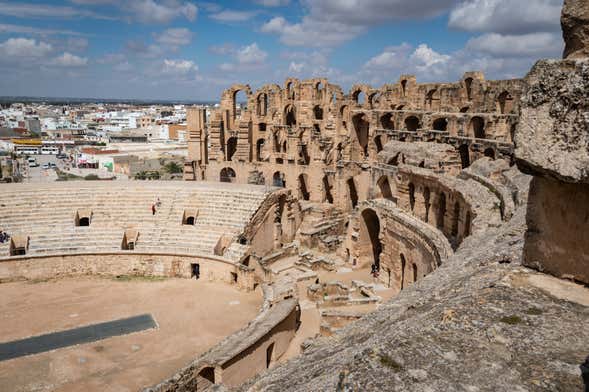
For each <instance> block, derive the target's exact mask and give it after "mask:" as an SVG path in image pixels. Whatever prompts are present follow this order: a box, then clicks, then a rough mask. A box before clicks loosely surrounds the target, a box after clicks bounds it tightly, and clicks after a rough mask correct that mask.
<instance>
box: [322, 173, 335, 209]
mask: <svg viewBox="0 0 589 392" xmlns="http://www.w3.org/2000/svg"><path fill="white" fill-rule="evenodd" d="M322 182H323V201H326V202H328V203H329V204H333V195H332V194H331V184H330V183H329V178H328V177H327V176H323V180H322Z"/></svg>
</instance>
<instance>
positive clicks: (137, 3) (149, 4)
mask: <svg viewBox="0 0 589 392" xmlns="http://www.w3.org/2000/svg"><path fill="white" fill-rule="evenodd" d="M123 4H124V5H123V8H124V9H126V10H127V11H128V12H129V14H130V17H131V18H132V19H137V20H139V21H140V22H143V23H169V22H170V21H172V20H173V19H175V18H178V17H184V18H186V19H188V20H189V21H191V22H192V21H194V20H195V19H196V15H197V13H198V8H197V7H196V5H194V4H193V3H189V2H186V3H181V2H179V1H176V0H170V1H166V2H163V3H158V2H155V1H154V0H128V1H125V2H123Z"/></svg>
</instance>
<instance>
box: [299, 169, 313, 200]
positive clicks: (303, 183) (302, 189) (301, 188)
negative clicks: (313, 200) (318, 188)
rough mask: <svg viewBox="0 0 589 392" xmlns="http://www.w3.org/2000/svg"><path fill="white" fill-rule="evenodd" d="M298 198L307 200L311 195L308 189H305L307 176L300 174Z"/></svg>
mask: <svg viewBox="0 0 589 392" xmlns="http://www.w3.org/2000/svg"><path fill="white" fill-rule="evenodd" d="M298 180H299V198H301V199H303V200H309V198H310V197H311V194H310V193H309V189H308V187H307V175H306V174H300V175H299V178H298Z"/></svg>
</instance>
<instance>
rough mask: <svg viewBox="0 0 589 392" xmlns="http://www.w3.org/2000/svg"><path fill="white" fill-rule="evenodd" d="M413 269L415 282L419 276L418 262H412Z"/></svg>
mask: <svg viewBox="0 0 589 392" xmlns="http://www.w3.org/2000/svg"><path fill="white" fill-rule="evenodd" d="M411 269H412V270H413V282H417V277H418V276H419V275H418V274H417V264H415V263H413V264H411Z"/></svg>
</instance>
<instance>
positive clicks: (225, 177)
mask: <svg viewBox="0 0 589 392" xmlns="http://www.w3.org/2000/svg"><path fill="white" fill-rule="evenodd" d="M219 181H221V182H235V170H233V169H232V168H230V167H225V168H223V169H221V173H220V175H219Z"/></svg>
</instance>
